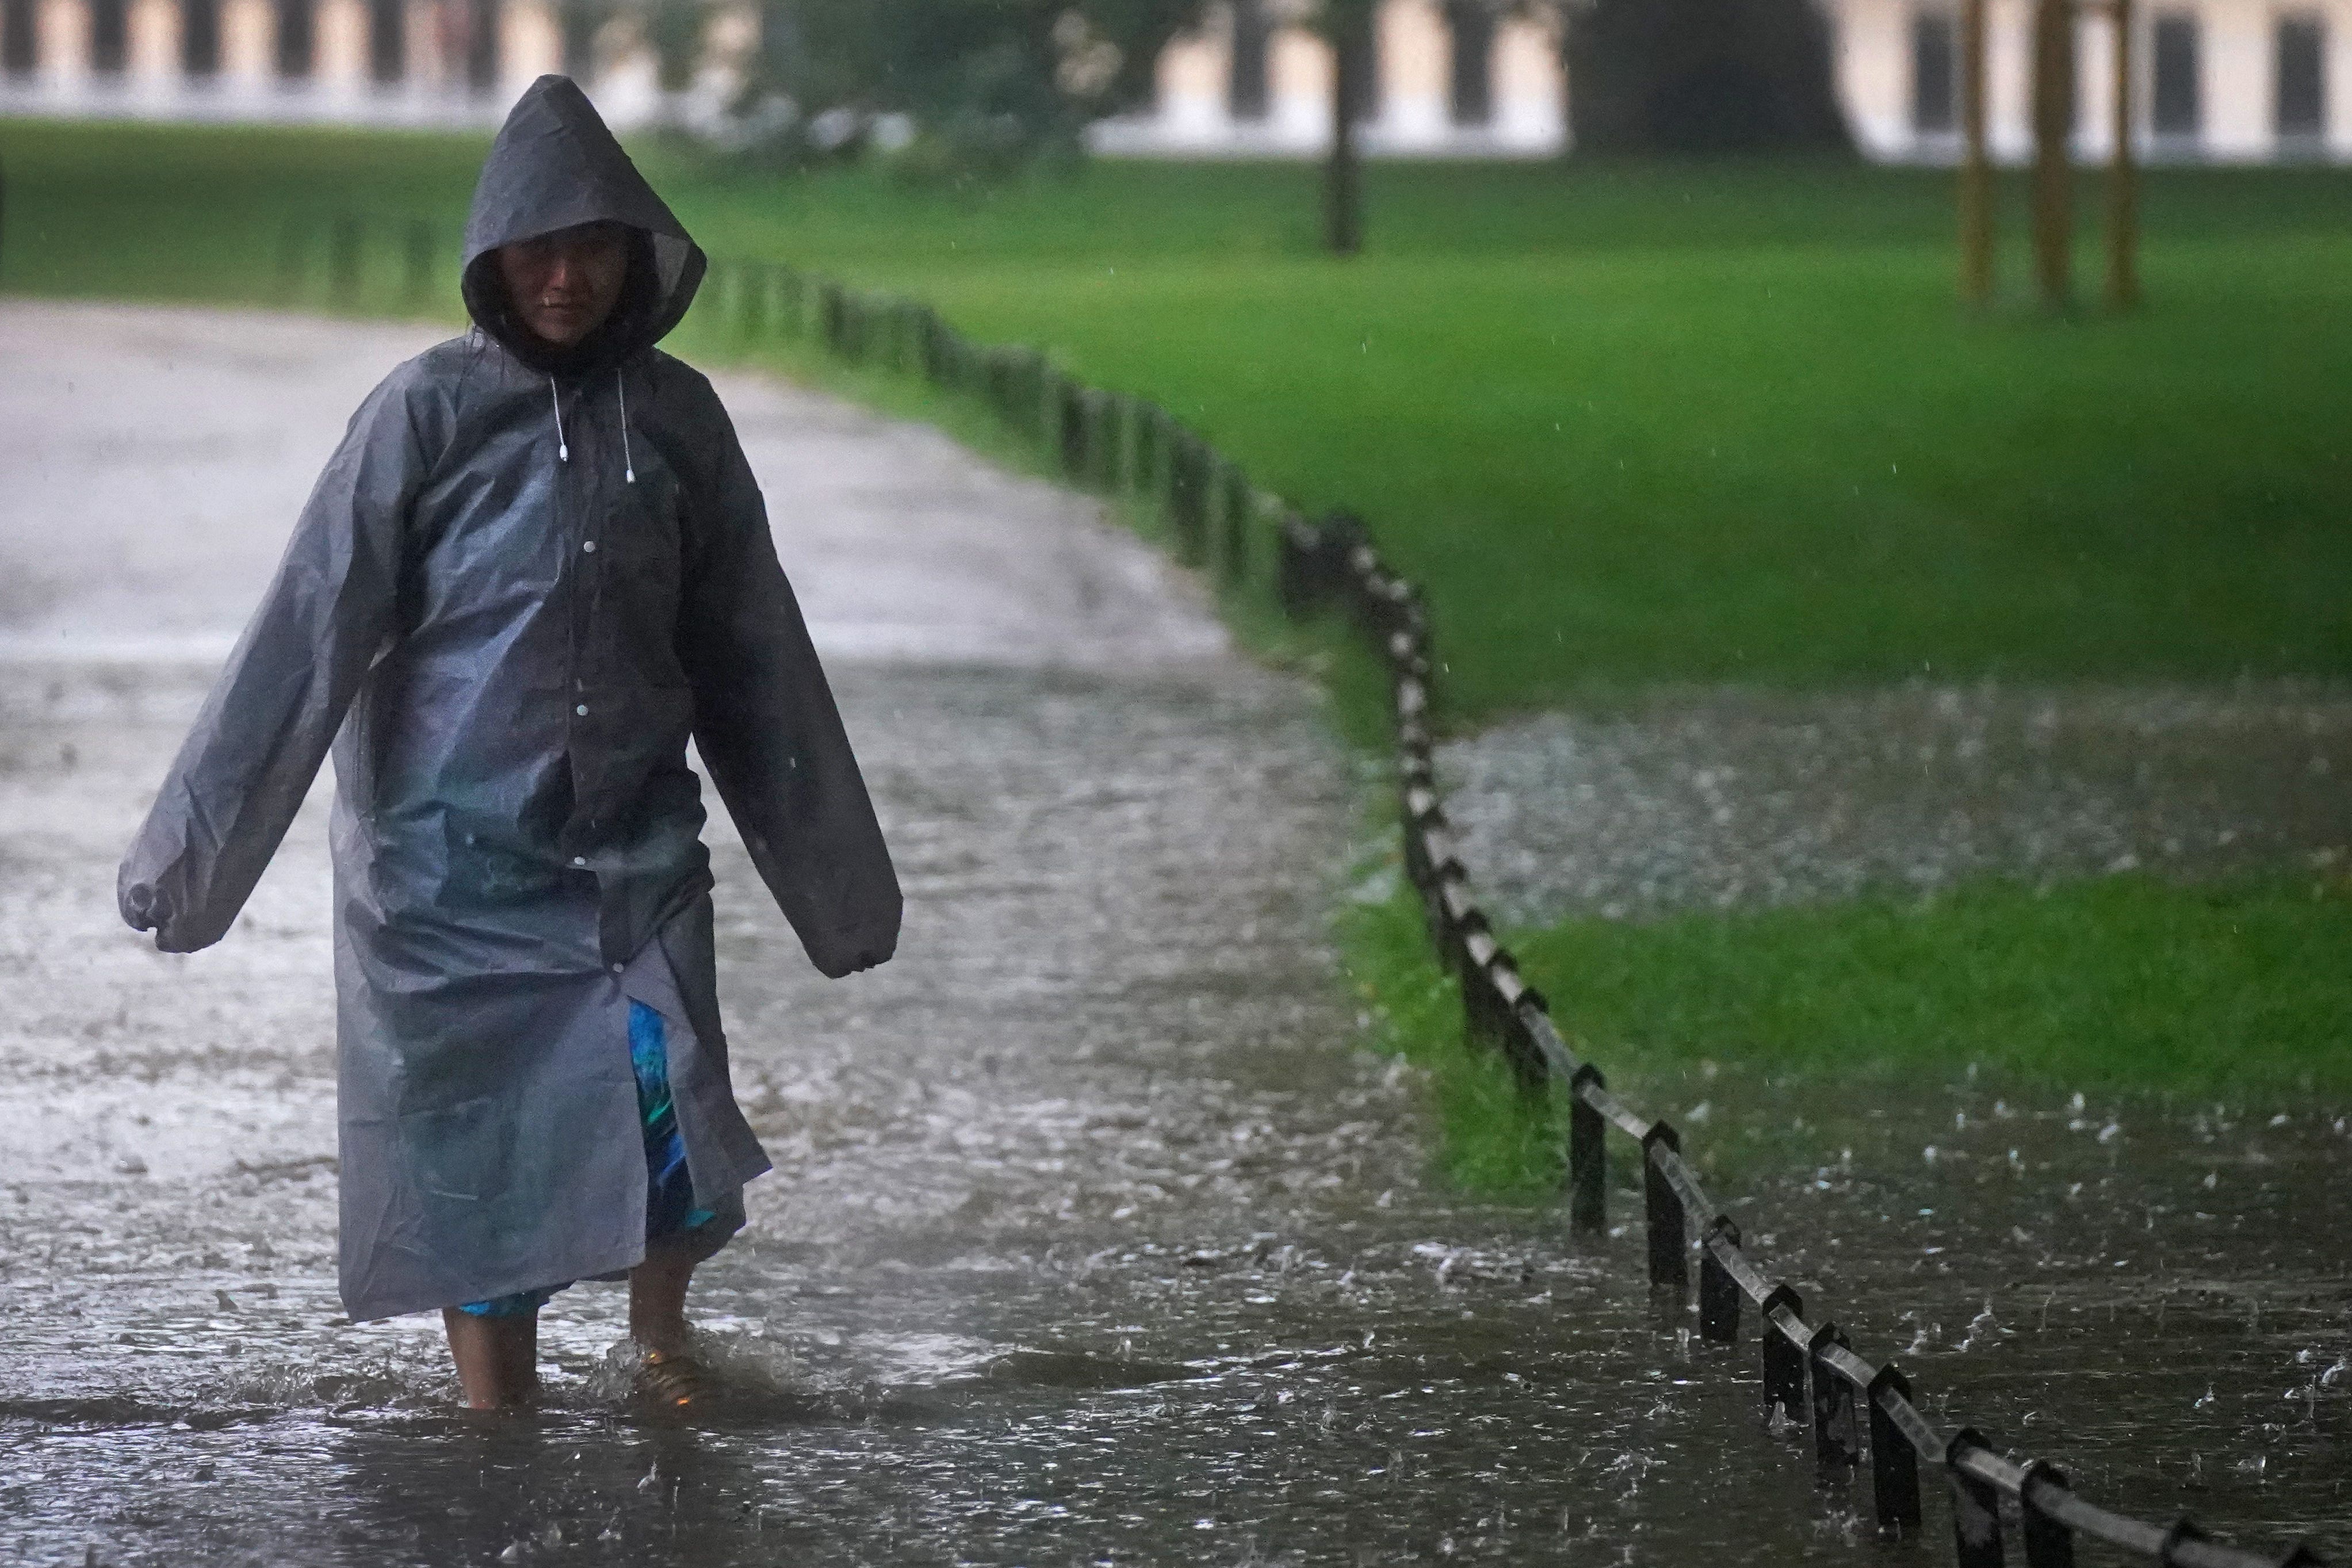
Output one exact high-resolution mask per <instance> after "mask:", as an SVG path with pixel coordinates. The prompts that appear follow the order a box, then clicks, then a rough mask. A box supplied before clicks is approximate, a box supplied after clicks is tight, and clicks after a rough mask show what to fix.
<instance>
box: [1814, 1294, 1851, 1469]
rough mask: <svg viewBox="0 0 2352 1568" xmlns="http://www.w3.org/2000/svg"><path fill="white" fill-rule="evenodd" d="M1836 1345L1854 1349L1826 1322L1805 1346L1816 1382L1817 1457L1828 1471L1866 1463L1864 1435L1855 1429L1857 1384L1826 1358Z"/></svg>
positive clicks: (1835, 1327) (1834, 1326) (1815, 1445)
mask: <svg viewBox="0 0 2352 1568" xmlns="http://www.w3.org/2000/svg"><path fill="white" fill-rule="evenodd" d="M1832 1345H1835V1346H1836V1347H1837V1348H1838V1349H1840V1350H1852V1349H1853V1344H1852V1342H1849V1341H1848V1340H1847V1339H1846V1337H1845V1334H1844V1333H1843V1331H1841V1330H1840V1329H1839V1328H1838V1326H1837V1325H1836V1324H1835V1323H1823V1324H1822V1326H1821V1327H1820V1328H1818V1329H1815V1330H1814V1331H1813V1338H1812V1342H1811V1344H1808V1345H1807V1346H1806V1347H1805V1366H1806V1370H1807V1371H1809V1372H1810V1373H1811V1374H1812V1380H1813V1458H1814V1460H1815V1462H1816V1463H1818V1464H1821V1465H1822V1466H1823V1467H1825V1468H1828V1467H1835V1468H1844V1469H1852V1468H1853V1467H1854V1466H1856V1465H1859V1464H1860V1463H1862V1440H1861V1435H1860V1434H1859V1433H1857V1432H1856V1431H1855V1430H1854V1420H1853V1384H1850V1383H1848V1382H1847V1381H1846V1380H1845V1378H1844V1377H1843V1375H1842V1374H1841V1373H1839V1372H1838V1371H1837V1369H1836V1368H1835V1367H1832V1366H1831V1365H1829V1364H1828V1363H1826V1362H1824V1361H1823V1360H1822V1352H1824V1351H1826V1350H1828V1349H1829V1348H1830V1347H1831V1346H1832Z"/></svg>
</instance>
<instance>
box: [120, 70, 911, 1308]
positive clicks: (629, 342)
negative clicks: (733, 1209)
mask: <svg viewBox="0 0 2352 1568" xmlns="http://www.w3.org/2000/svg"><path fill="white" fill-rule="evenodd" d="M598 221H609V222H614V223H618V224H622V225H625V226H627V228H628V229H629V231H630V238H631V247H632V256H633V259H632V265H631V272H630V279H629V282H628V284H627V285H626V286H625V289H624V291H623V295H622V300H621V303H620V305H619V306H617V307H616V308H615V310H614V315H613V317H612V319H611V320H610V321H607V323H606V324H605V326H604V328H602V329H600V331H598V332H597V333H595V334H593V336H592V337H591V339H590V340H589V341H588V342H585V343H583V344H582V345H581V346H580V347H579V348H578V349H576V350H573V351H571V352H568V353H550V352H548V351H547V350H546V348H545V345H542V344H540V343H538V342H536V341H535V340H533V339H531V338H530V336H529V334H528V333H526V332H524V331H521V329H520V325H519V324H518V322H517V321H515V319H514V317H513V315H512V312H511V311H510V310H509V309H508V308H507V305H506V301H505V297H504V291H503V289H502V288H501V287H500V286H499V281H498V275H497V271H496V258H495V257H494V256H492V254H491V253H492V252H493V251H495V250H496V249H497V247H499V246H501V245H504V244H507V243H509V242H510V241H515V240H520V239H527V238H530V237H532V236H535V235H541V234H547V233H551V232H552V231H554V230H556V229H561V228H568V227H571V226H574V225H577V224H583V223H590V222H598ZM465 263H466V268H465V274H464V276H465V295H466V302H467V310H468V311H469V312H470V313H471V315H472V316H473V318H474V321H475V323H476V328H477V330H476V331H473V332H471V333H468V334H467V336H465V337H462V338H458V339H455V340H453V341H451V342H446V343H443V344H441V345H439V346H438V347H436V348H433V349H430V350H428V351H426V352H425V353H423V354H420V355H418V356H417V357H416V358H415V359H413V360H411V361H409V362H408V363H405V364H404V365H402V366H400V367H399V368H398V369H397V370H395V371H394V372H393V373H392V374H391V375H390V376H388V377H387V378H386V379H385V380H384V382H383V384H382V385H381V386H379V387H377V388H376V390H375V391H374V392H373V394H372V395H370V396H369V397H368V399H367V401H366V402H365V403H364V404H363V405H362V406H361V408H360V410H359V412H358V414H357V415H355V416H353V417H352V423H351V427H350V429H349V431H348V432H347V434H346V435H345V437H344V438H343V442H342V444H341V447H338V448H337V450H336V452H335V454H334V456H333V457H332V458H331V459H330V460H329V462H328V464H327V468H326V471H325V472H324V473H323V474H322V475H321V476H320V480H319V484H318V487H317V489H315V490H314V491H313V492H312V494H311V497H310V502H309V504H308V505H307V506H306V507H305V508H304V509H303V511H302V515H301V518H300V520H299V522H298V524H297V526H296V528H295V531H294V537H293V541H292V542H291V544H290V545H289V547H288V550H287V553H286V557H285V560H284V562H283V563H282V564H281V565H280V566H279V568H278V574H277V576H276V578H275V579H274V580H273V581H272V583H271V584H270V586H269V589H268V594H267V595H266V596H265V597H264V599H263V601H262V605H261V607H260V609H259V610H258V611H257V613H256V615H255V616H254V618H253V622H252V624H251V625H250V626H248V627H247V630H246V632H245V635H244V637H242V638H241V639H240V640H239V642H238V644H237V646H236V651H235V652H234V653H233V654H232V655H231V656H230V658H229V662H228V666H227V668H226V670H224V672H223V673H222V675H221V678H220V679H219V682H218V683H217V685H216V686H215V688H214V690H213V692H212V695H211V697H210V698H209V699H208V700H206V702H205V707H204V710H203V711H202V713H201V714H200V715H199V716H198V718H197V721H196V723H195V727H194V731H193V732H192V733H191V734H190V735H189V737H188V740H187V742H186V743H185V744H184V746H183V747H182V748H181V751H180V754H179V757H178V759H177V761H176V762H174V763H173V767H172V771H171V773H170V774H169V776H168V777H167V778H166V779H165V780H164V783H163V790H162V792H161V794H160V795H159V796H158V798H157V800H156V803H155V805H154V809H153V810H152V812H151V813H150V814H149V816H148V818H147V821H146V824H145V825H144V826H142V828H141V830H140V833H139V836H138V837H137V839H136V840H135V841H134V842H133V843H132V845H131V851H130V854H129V855H128V857H127V858H125V860H124V861H123V865H122V872H121V883H120V895H121V908H122V912H123V915H124V918H125V919H126V920H128V921H130V922H131V924H132V925H133V926H136V927H138V928H140V929H142V930H151V929H152V931H154V932H155V933H156V943H157V945H158V946H160V947H162V948H163V949H165V950H166V951H169V952H190V951H193V950H194V949H197V948H201V947H205V946H207V945H209V944H210V943H212V942H216V941H218V940H219V939H220V937H221V935H222V933H223V932H225V931H226V930H227V929H228V928H229V926H230V924H231V923H232V922H233V921H235V919H236V913H237V910H239V909H240V908H241V907H242V906H243V904H244V902H245V900H246V897H247V894H248V893H249V892H250V891H251V890H252V888H253V885H254V883H255V881H256V880H257V879H258V878H259V877H260V875H261V871H262V868H263V867H264V866H265V865H267V864H268V859H269V857H270V855H271V853H272V852H273V851H274V850H275V849H276V848H277V846H278V840H279V839H280V838H281V837H283V836H284V834H285V831H286V828H287V826H288V824H289V823H290V822H291V821H292V819H293V816H294V814H295V811H296V809H297V808H298V807H299V805H301V802H302V797H303V795H304V794H305V793H306V792H307V790H308V788H309V786H310V781H311V779H312V778H313V776H314V775H315V774H316V773H317V771H318V768H319V764H320V761H321V759H322V758H323V757H324V756H325V754H326V753H327V752H328V750H329V748H330V745H331V746H332V750H333V754H334V759H335V778H336V785H337V788H336V798H335V808H334V818H333V824H332V834H333V846H334V862H335V908H336V921H337V934H336V942H335V984H336V993H337V998H338V1008H337V1047H338V1053H339V1060H340V1073H341V1091H340V1092H341V1099H340V1114H341V1156H342V1158H341V1203H342V1212H341V1219H342V1230H341V1279H342V1293H343V1300H344V1304H345V1306H346V1307H347V1308H348V1310H350V1313H351V1316H352V1318H353V1319H354V1320H366V1319H371V1318H381V1317H385V1316H389V1315H391V1314H394V1313H397V1312H406V1311H414V1310H421V1309H425V1308H430V1307H440V1306H448V1305H454V1304H456V1303H459V1302H464V1301H474V1300H487V1299H488V1298H491V1297H495V1296H504V1295H510V1294H512V1293H514V1292H517V1291H520V1290H528V1289H534V1288H537V1287H540V1286H543V1285H548V1284H552V1283H556V1282H559V1281H562V1280H568V1279H584V1278H586V1277H588V1276H591V1275H595V1274H604V1273H609V1272H612V1271H614V1270H617V1269H622V1268H628V1267H630V1266H632V1265H634V1264H635V1263H636V1262H637V1261H638V1260H639V1258H642V1257H643V1254H644V1246H645V1196H646V1164H645V1157H644V1152H643V1150H642V1148H641V1147H640V1138H639V1129H638V1114H637V1108H636V1086H635V1078H634V1076H633V1074H632V1070H631V1067H630V1058H629V1033H628V1028H629V1004H630V1002H631V1001H632V1000H633V999H634V1000H635V1001H637V1002H639V1003H642V1004H644V1005H646V1006H649V1007H652V1008H654V1009H655V1010H656V1011H657V1012H659V1013H660V1014H661V1015H662V1016H663V1020H664V1023H665V1025H666V1026H667V1033H668V1038H669V1040H670V1046H669V1058H668V1059H669V1071H670V1082H671V1089H672V1094H673V1097H674V1099H675V1101H676V1105H677V1121H678V1126H679V1129H680V1131H682V1133H683V1135H684V1138H685V1142H686V1152H687V1163H688V1169H689V1171H690V1173H691V1176H692V1180H693V1184H694V1190H695V1193H696V1194H697V1195H698V1200H699V1201H701V1202H703V1203H705V1204H709V1203H711V1202H713V1201H716V1200H718V1199H719V1198H721V1197H722V1196H724V1195H725V1194H729V1193H731V1192H733V1191H734V1190H735V1189H737V1188H739V1187H740V1186H741V1185H742V1184H743V1183H744V1182H746V1181H748V1180H749V1179H751V1177H753V1176H755V1175H758V1174H759V1173H761V1172H762V1171H764V1170H766V1169H767V1168H768V1162H767V1158H766V1156H765V1154H763V1153H762V1152H761V1149H760V1146H759V1142H758V1141H757V1140H756V1139H755V1138H754V1137H753V1136H752V1134H751V1128H750V1126H749V1125H748V1124H747V1123H746V1122H745V1121H744V1120H743V1117H742V1115H741V1113H740V1111H739V1110H737V1108H736V1105H735V1101H734V1096H733V1092H732V1089H731V1088H730V1084H729V1079H728V1073H727V1054H726V1043H725V1039H724V1037H723V1035H722V1033H721V1030H720V1027H719V1010H718V994H717V982H716V972H715V964H714V961H713V956H712V937H711V909H710V899H709V889H710V886H711V879H710V872H709V855H708V853H707V852H706V851H705V849H704V848H703V846H702V843H701V838H700V830H701V826H702V823H703V819H704V807H703V804H702V800H701V791H700V785H699V781H698V779H697V777H696V775H695V773H694V772H693V771H692V770H691V769H690V768H688V765H687V762H686V749H687V742H688V739H689V738H691V739H692V740H693V742H694V743H695V747H696V750H697V752H698V754H699V756H700V758H701V760H702V763H703V765H704V768H705V770H706V772H707V773H709V777H710V779H711V782H712V783H713V784H715V785H716V786H717V788H718V791H719V796H720V798H721V799H723V800H724V801H725V802H726V804H727V808H728V810H729V812H730V814H731V815H732V816H734V818H735V821H736V825H737V826H738V827H740V829H741V832H742V836H743V840H744V843H745V845H746V846H747V847H749V849H750V851H751V858H752V861H753V863H754V864H755V865H756V866H757V867H758V868H759V871H760V875H761V878H762V879H763V880H764V881H765V882H766V884H767V886H768V888H769V889H770V891H771V892H772V894H773V895H774V897H775V900H776V901H777V903H778V904H779V905H781V906H782V909H783V911H784V913H785V915H786V916H787V917H788V918H789V919H790V921H792V924H793V930H794V931H796V932H797V933H798V934H799V936H800V938H801V941H802V942H803V945H804V946H805V947H806V949H807V951H808V955H809V957H810V958H811V960H812V961H814V963H815V964H816V966H817V967H818V968H819V969H820V970H822V971H824V973H827V974H834V975H839V974H845V973H849V972H851V971H853V970H856V969H861V968H865V967H867V966H870V965H872V964H875V963H880V962H882V961H883V960H884V959H887V957H889V955H890V953H891V952H892V950H893V949H894V947H895V946H896V944H897V941H898V918H899V893H898V879H897V877H896V876H895V875H894V873H893V872H892V869H891V866H890V859H889V855H888V852H887V849H886V847H884V844H883V841H882V835H881V830H880V828H879V827H878V826H877V824H876V821H875V817H874V811H873V807H872V805H871V803H870V802H869V801H868V799H867V796H866V786H865V784H864V781H863V780H862V779H861V778H860V776H859V774H858V771H857V764H856V759H855V758H854V757H853V756H852V754H851V752H850V747H849V742H848V738H847V736H846V734H845V732H844V731H843V728H842V723H841V719H840V716H839V714H838V712H837V711H836V710H835V705H834V700H833V696H832V693H831V691H830V690H829V689H828V688H827V686H826V684H825V679H824V671H823V670H822V669H821V668H819V666H818V663H817V658H816V653H815V650H814V648H813V647H811V646H810V642H809V637H808V632H807V628H806V626H804V625H803V621H802V617H801V614H800V609H799V606H798V605H797V604H796V603H795V602H794V600H793V592H792V588H791V586H790V585H789V584H787V583H786V582H785V580H784V575H783V572H782V569H781V567H779V565H778V564H777V561H776V554H775V550H774V546H773V544H772V541H771V539H770V537H769V532H768V524H767V518H766V512H765V509H764V506H763V503H762V501H761V495H760V490H759V487H758V485H757V484H756V483H755V482H754V480H753V479H752V477H751V468H750V466H749V465H748V464H747V463H746V462H745V460H744V457H743V452H742V448H741V447H740V445H739V444H738V443H737V441H736V438H735V434H734V430H733V427H732V426H731V425H730V423H729V421H728V418H727V414H726V411H725V410H724V409H723V408H722V407H721V406H720V405H719V399H718V396H717V395H716V394H715V393H713V391H712V390H711V387H710V384H709V382H708V381H706V380H705V379H704V378H703V377H702V376H701V375H700V374H698V373H696V372H695V371H693V370H691V369H689V368H688V366H686V365H684V364H682V363H679V362H678V361H677V360H675V359H672V358H671V357H669V356H668V355H667V354H664V353H660V352H658V351H657V350H656V349H655V348H654V347H653V345H654V343H655V342H656V341H658V340H659V339H660V338H661V336H662V335H663V334H664V333H666V332H667V331H669V329H670V328H671V327H673V326H675V325H676V324H677V321H678V320H679V318H680V317H682V316H683V315H684V314H685V313H686V309H687V306H688V303H689V302H690V301H691V300H692V299H693V297H694V291H695V288H696V286H697V284H698V282H699V281H700V279H701V277H702V273H703V268H704V259H703V256H702V253H701V251H700V250H699V249H698V248H697V247H696V246H695V244H694V242H693V241H692V239H691V238H689V237H688V235H687V233H686V231H685V230H684V229H683V228H682V227H681V226H679V225H678V222H677V218H676V217H674V216H672V215H671V213H670V211H669V209H668V207H667V206H666V205H663V203H662V201H661V199H660V198H659V197H658V196H656V195H655V194H654V192H653V190H652V189H651V187H649V186H648V185H647V184H646V183H645V181H644V180H643V178H642V177H640V176H639V174H637V172H636V170H635V167H634V166H632V165H631V163H630V162H629V160H628V157H627V155H626V154H625V153H623V152H622V151H621V148H620V145H619V144H618V143H617V142H614V140H613V137H612V134H611V132H608V131H607V130H606V129H605V127H604V122H603V121H601V120H599V119H598V118H597V116H596V112H595V110H594V109H593V108H592V107H591V106H590V105H589V103H588V100H587V99H586V98H585V97H584V96H583V94H582V93H581V91H580V90H579V89H578V88H576V87H575V86H573V85H572V82H570V81H569V80H567V79H563V78H562V77H542V78H541V79H539V81H538V82H536V83H534V84H533V85H532V87H531V88H530V90H529V91H528V92H526V93H525V94H524V95H523V98H522V100H521V101H520V102H519V103H518V104H517V105H516V106H515V109H514V111H513V113H512V114H511V115H509V118H508V120H507V122H506V125H505V127H504V128H503V129H502V130H501V131H500V132H499V136H498V140H497V142H495V143H494V145H493V146H492V148H491V150H490V155H489V159H488V163H485V165H484V166H483V169H482V175H481V181H480V184H479V185H478V187H477V189H476V191H475V193H474V205H473V211H472V216H470V218H469V219H468V221H467V226H466V247H465ZM551 392H552V394H553V401H554V404H555V409H554V413H555V414H556V415H557V416H559V417H560V418H561V420H562V433H561V435H559V433H558V431H557V430H556V428H555V427H554V420H553V419H551V410H550V407H549V404H550V401H551ZM559 447H561V448H562V453H561V456H559ZM600 545H601V548H600ZM574 692H578V693H582V694H583V696H582V697H578V698H575V697H573V696H572V695H571V694H572V693H574ZM592 865H593V869H589V868H590V867H591V866H592Z"/></svg>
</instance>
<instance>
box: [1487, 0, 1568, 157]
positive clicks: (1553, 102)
mask: <svg viewBox="0 0 2352 1568" xmlns="http://www.w3.org/2000/svg"><path fill="white" fill-rule="evenodd" d="M1492 69H1493V71H1494V73H1495V82H1494V92H1495V120H1494V124H1493V126H1492V131H1493V133H1494V136H1495V139H1496V141H1497V142H1501V143H1503V144H1504V145H1505V146H1507V147H1509V148H1510V149H1511V150H1512V151H1514V152H1521V153H1552V152H1557V151H1559V149H1560V148H1562V147H1565V146H1567V145H1568V94H1569V93H1570V91H1572V90H1573V86H1572V84H1571V83H1570V81H1569V80H1568V73H1567V72H1566V71H1565V70H1563V69H1562V68H1561V67H1560V62H1559V30H1558V26H1557V25H1556V24H1555V23H1553V22H1551V21H1550V20H1549V19H1546V18H1542V17H1537V16H1506V17H1504V18H1503V19H1502V22H1501V23H1500V25H1499V26H1496V29H1495V54H1494V64H1493V66H1492Z"/></svg>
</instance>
